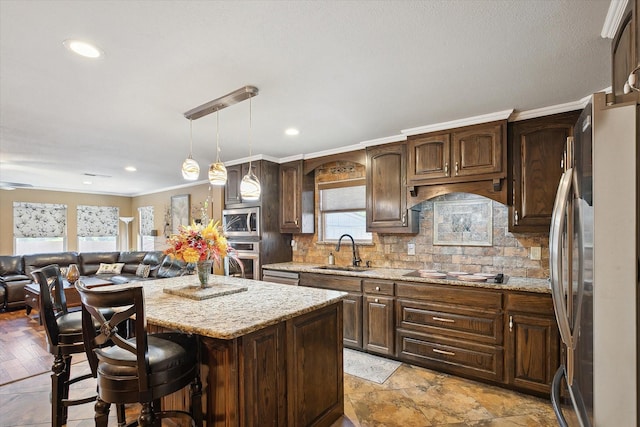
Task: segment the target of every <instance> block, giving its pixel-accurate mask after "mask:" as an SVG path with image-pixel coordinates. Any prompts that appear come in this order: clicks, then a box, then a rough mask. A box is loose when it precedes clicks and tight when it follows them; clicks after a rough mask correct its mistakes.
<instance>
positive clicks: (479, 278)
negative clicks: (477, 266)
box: [458, 274, 487, 282]
mask: <svg viewBox="0 0 640 427" xmlns="http://www.w3.org/2000/svg"><path fill="white" fill-rule="evenodd" d="M458 279H460V280H464V281H465V282H486V281H487V278H486V277H482V276H472V275H468V274H467V275H462V276H458Z"/></svg>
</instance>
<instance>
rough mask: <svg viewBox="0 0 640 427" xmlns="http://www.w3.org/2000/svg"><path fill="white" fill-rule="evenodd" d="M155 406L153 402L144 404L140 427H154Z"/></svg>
mask: <svg viewBox="0 0 640 427" xmlns="http://www.w3.org/2000/svg"><path fill="white" fill-rule="evenodd" d="M154 418H155V416H154V413H153V405H152V403H151V402H144V403H143V404H142V409H141V410H140V416H138V425H139V426H140V427H151V426H153V425H154Z"/></svg>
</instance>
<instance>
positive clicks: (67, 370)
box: [60, 355, 71, 424]
mask: <svg viewBox="0 0 640 427" xmlns="http://www.w3.org/2000/svg"><path fill="white" fill-rule="evenodd" d="M62 359H63V361H64V373H63V375H62V376H61V377H60V379H62V380H63V381H64V383H63V387H62V399H63V400H64V401H65V402H66V401H67V400H68V399H69V379H70V378H71V355H65V356H62ZM60 406H62V423H63V424H66V423H67V416H68V414H69V406H68V405H64V404H60Z"/></svg>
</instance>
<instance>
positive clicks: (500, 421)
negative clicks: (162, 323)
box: [0, 362, 557, 427]
mask: <svg viewBox="0 0 640 427" xmlns="http://www.w3.org/2000/svg"><path fill="white" fill-rule="evenodd" d="M87 370H88V367H87V365H86V362H80V363H77V364H75V365H74V366H73V372H74V374H75V373H83V372H86V371H87ZM94 384H95V383H93V382H92V380H88V381H85V382H84V383H83V384H77V385H76V386H75V390H74V391H73V393H74V395H75V396H80V395H87V394H91V393H92V392H93V391H94V390H95V385H94ZM49 390H50V380H49V374H48V373H46V374H42V375H37V376H34V377H31V378H27V379H24V380H22V381H17V382H13V383H11V384H7V385H3V386H0V408H2V416H1V417H0V426H3V427H9V426H48V425H50V419H51V418H50V403H49ZM344 393H345V398H344V409H345V416H344V417H343V418H342V419H340V420H338V421H337V422H336V423H334V425H333V426H332V427H373V426H379V427H396V426H397V427H414V426H415V427H426V426H447V427H461V426H478V427H485V426H492V427H493V426H531V427H534V426H535V427H544V426H555V425H557V423H556V421H555V416H554V414H553V410H552V408H551V404H550V403H549V402H548V401H546V400H543V399H537V398H534V397H531V396H526V395H523V394H519V393H515V392H511V391H508V390H503V389H501V388H497V387H492V386H488V385H486V384H480V383H476V382H474V381H468V380H464V379H461V378H457V377H453V376H449V375H446V374H441V373H438V372H433V371H430V370H427V369H422V368H418V367H414V366H411V365H407V364H403V365H402V366H401V367H400V368H398V370H397V371H396V372H395V373H394V374H393V375H392V376H391V377H389V378H388V379H387V381H385V383H384V384H377V383H375V382H371V381H367V380H363V379H360V378H358V377H355V376H351V375H348V374H345V383H344ZM114 412H115V411H114V410H112V415H113V414H114ZM128 412H131V411H128ZM112 418H113V419H112V422H111V423H110V425H116V420H115V416H113V417H112ZM67 425H68V426H73V427H79V426H92V425H93V405H92V404H86V405H81V406H76V407H72V408H70V409H69V423H68V424H67Z"/></svg>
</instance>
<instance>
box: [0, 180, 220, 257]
mask: <svg viewBox="0 0 640 427" xmlns="http://www.w3.org/2000/svg"><path fill="white" fill-rule="evenodd" d="M179 194H190V195H191V207H192V208H193V207H199V206H200V204H201V203H204V201H205V200H206V199H207V197H209V201H210V204H209V209H208V210H209V212H208V214H209V216H210V217H211V218H213V219H220V218H221V215H222V206H223V190H222V189H221V188H218V187H211V188H210V186H209V184H198V185H194V186H191V187H184V188H180V189H174V190H169V191H163V192H159V193H154V194H149V195H145V196H138V197H125V196H109V195H102V194H87V193H71V192H63V191H45V190H32V189H16V190H13V191H6V190H0V255H12V254H13V202H31V203H59V204H65V205H67V250H69V251H76V250H77V242H78V239H77V235H76V229H77V227H76V207H77V206H78V205H93V206H116V207H118V209H119V215H120V216H132V217H134V218H135V219H134V220H133V222H132V223H131V225H130V228H129V246H130V248H131V249H135V247H136V242H137V232H138V230H139V225H138V208H139V207H141V206H153V207H154V223H155V224H154V228H155V229H157V230H158V232H159V234H160V236H159V237H158V240H157V242H163V241H164V238H163V237H162V233H163V231H164V219H165V212H166V210H167V209H168V208H169V207H170V206H171V196H174V195H179ZM124 232H125V229H124V223H122V222H120V235H121V236H123V235H124Z"/></svg>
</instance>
